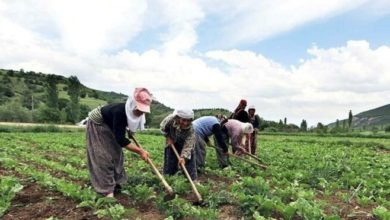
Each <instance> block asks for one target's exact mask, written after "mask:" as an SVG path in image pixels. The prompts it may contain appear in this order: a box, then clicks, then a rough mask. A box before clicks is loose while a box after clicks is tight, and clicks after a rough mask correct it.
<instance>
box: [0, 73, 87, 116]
mask: <svg viewBox="0 0 390 220" xmlns="http://www.w3.org/2000/svg"><path fill="white" fill-rule="evenodd" d="M7 75H8V74H7ZM7 75H5V76H4V77H3V79H2V81H4V80H10V79H9V77H8V76H7ZM32 80H33V79H32ZM59 80H62V78H60V77H58V76H56V75H47V77H45V82H39V83H40V84H35V82H34V84H33V83H32V82H30V81H29V79H25V85H26V87H27V88H25V90H23V93H22V95H21V97H20V98H16V97H14V98H13V99H12V101H10V99H9V98H11V97H13V96H14V95H15V94H12V95H11V96H9V97H4V96H1V97H3V98H4V99H5V100H6V101H7V102H5V103H6V104H3V105H1V106H0V121H16V122H45V123H75V122H77V121H79V120H80V118H82V117H85V116H86V115H87V114H88V112H89V111H90V108H89V107H88V106H86V105H80V103H79V101H80V91H81V84H80V82H79V80H78V78H77V77H76V76H71V77H69V79H68V80H67V81H66V83H67V93H68V95H69V97H70V100H69V99H65V98H59V96H58V95H59V92H58V88H57V84H58V82H59ZM2 85H4V84H2ZM5 85H12V83H8V84H5ZM31 85H34V86H35V87H34V88H30V87H32V86H31ZM37 85H38V86H37ZM41 85H42V86H43V87H42V86H41ZM39 88H43V90H44V94H45V95H44V96H38V95H36V96H38V97H34V94H37V91H36V90H37V89H39ZM11 91H12V90H11ZM0 92H1V89H0ZM34 92H35V93H34ZM2 103H4V102H2Z"/></svg>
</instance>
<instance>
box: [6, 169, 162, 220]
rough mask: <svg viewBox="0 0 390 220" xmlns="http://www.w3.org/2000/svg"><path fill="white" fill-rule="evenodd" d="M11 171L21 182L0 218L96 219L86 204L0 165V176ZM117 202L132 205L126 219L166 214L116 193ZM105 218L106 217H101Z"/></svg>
mask: <svg viewBox="0 0 390 220" xmlns="http://www.w3.org/2000/svg"><path fill="white" fill-rule="evenodd" d="M6 175H13V176H15V177H17V178H18V179H19V181H20V183H21V184H22V185H23V186H24V187H23V189H22V190H21V191H20V192H18V193H17V194H16V196H15V197H14V199H13V200H12V201H11V206H10V207H9V209H8V210H7V211H6V213H5V214H4V216H3V217H2V218H1V219H4V220H11V219H28V220H30V219H46V218H49V217H51V216H53V217H56V218H59V219H88V220H89V219H92V220H93V219H99V218H97V216H96V215H94V211H93V210H92V209H89V208H76V207H77V205H78V204H79V203H78V202H76V201H74V200H72V199H70V198H66V197H65V196H63V195H62V194H61V193H59V192H55V191H50V190H48V189H46V188H44V187H43V186H41V185H39V184H38V183H35V182H31V181H28V180H27V178H26V177H24V176H22V175H20V174H18V173H17V172H16V171H15V170H6V169H4V168H3V167H0V176H6ZM116 198H117V200H118V202H119V203H120V204H121V205H123V206H124V207H125V208H134V209H136V212H135V213H133V214H132V216H125V218H126V219H136V218H137V217H138V218H141V219H153V220H154V219H156V220H159V219H164V218H165V216H164V215H163V214H162V213H161V212H160V211H159V210H158V209H157V208H156V206H155V204H136V205H133V204H132V203H131V201H129V198H128V197H127V196H126V195H123V194H119V195H116ZM101 219H103V220H104V219H107V218H101Z"/></svg>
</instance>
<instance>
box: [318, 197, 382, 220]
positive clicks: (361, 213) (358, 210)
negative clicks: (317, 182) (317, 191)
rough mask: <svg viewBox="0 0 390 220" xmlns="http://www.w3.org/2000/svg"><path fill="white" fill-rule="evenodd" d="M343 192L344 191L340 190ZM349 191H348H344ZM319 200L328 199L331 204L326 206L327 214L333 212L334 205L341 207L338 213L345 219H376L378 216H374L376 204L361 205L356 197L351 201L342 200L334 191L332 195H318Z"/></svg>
mask: <svg viewBox="0 0 390 220" xmlns="http://www.w3.org/2000/svg"><path fill="white" fill-rule="evenodd" d="M340 192H342V191H340ZM344 193H348V191H344ZM317 200H321V201H326V202H327V203H328V204H329V206H328V207H324V211H325V213H326V214H327V215H331V214H332V207H331V206H333V207H337V208H338V209H339V213H333V214H338V215H339V216H340V217H341V218H343V219H349V220H375V219H376V218H375V217H373V216H372V214H371V211H372V209H373V208H375V205H367V206H364V207H362V206H360V205H359V204H358V203H357V201H356V199H351V202H350V203H347V202H345V201H342V199H341V198H339V196H337V195H336V193H333V195H331V196H323V195H317Z"/></svg>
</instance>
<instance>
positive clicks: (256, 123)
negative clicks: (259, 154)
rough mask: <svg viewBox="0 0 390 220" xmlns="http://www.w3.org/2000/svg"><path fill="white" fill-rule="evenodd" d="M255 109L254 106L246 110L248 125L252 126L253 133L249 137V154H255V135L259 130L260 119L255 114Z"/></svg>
mask: <svg viewBox="0 0 390 220" xmlns="http://www.w3.org/2000/svg"><path fill="white" fill-rule="evenodd" d="M255 112H256V108H255V106H254V105H251V106H249V108H248V114H249V119H250V123H251V124H252V126H253V133H252V134H251V137H250V140H251V141H250V144H251V148H250V153H251V154H255V153H256V147H257V133H258V132H259V129H260V117H259V115H257V114H255Z"/></svg>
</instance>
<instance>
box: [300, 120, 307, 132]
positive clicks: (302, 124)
mask: <svg viewBox="0 0 390 220" xmlns="http://www.w3.org/2000/svg"><path fill="white" fill-rule="evenodd" d="M300 129H301V131H307V122H306V120H305V119H303V120H302V122H301V127H300Z"/></svg>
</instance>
